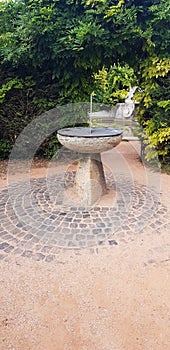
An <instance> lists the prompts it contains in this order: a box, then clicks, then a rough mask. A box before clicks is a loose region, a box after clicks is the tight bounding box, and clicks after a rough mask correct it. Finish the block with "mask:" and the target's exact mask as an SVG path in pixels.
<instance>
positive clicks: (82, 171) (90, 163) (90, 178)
mask: <svg viewBox="0 0 170 350" xmlns="http://www.w3.org/2000/svg"><path fill="white" fill-rule="evenodd" d="M74 190H75V192H76V193H77V195H78V197H79V198H80V200H81V202H82V203H83V205H87V206H89V205H93V204H94V203H96V202H97V201H98V200H100V198H101V196H102V195H105V194H106V193H107V187H106V181H105V176H104V170H103V165H102V161H101V156H100V154H92V155H90V154H84V155H83V157H82V158H81V159H80V160H79V162H78V166H77V172H76V177H75V183H74Z"/></svg>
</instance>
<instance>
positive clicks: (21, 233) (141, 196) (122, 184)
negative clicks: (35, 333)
mask: <svg viewBox="0 0 170 350" xmlns="http://www.w3.org/2000/svg"><path fill="white" fill-rule="evenodd" d="M74 176H75V173H74V172H71V173H67V176H65V175H64V174H60V175H56V176H51V177H50V178H48V179H47V180H46V179H44V178H43V179H42V178H41V179H32V180H30V183H29V186H27V184H26V183H17V184H15V185H13V186H11V187H10V188H9V189H4V190H2V191H1V192H0V215H1V222H0V258H1V259H3V258H6V257H7V255H8V254H16V255H21V256H27V257H35V258H36V260H46V261H51V260H52V259H53V258H54V257H55V255H56V253H57V252H58V250H59V249H60V248H64V249H69V248H70V249H77V248H79V249H80V248H85V247H94V246H98V245H105V244H109V245H117V244H119V243H120V241H121V239H123V240H124V241H125V242H127V243H128V241H129V240H130V239H131V237H133V236H135V235H136V234H142V233H144V232H146V227H147V228H149V230H151V231H153V232H154V233H157V234H159V233H161V230H162V229H163V227H166V228H167V226H168V225H169V221H168V213H167V208H166V207H164V206H163V205H162V204H161V203H160V202H159V201H158V198H157V196H156V194H155V193H154V192H153V191H152V190H151V189H149V188H147V187H146V186H141V185H139V184H136V183H133V181H132V180H130V179H129V178H127V179H125V177H124V176H123V175H122V176H118V177H117V178H115V179H113V178H112V176H109V175H108V176H107V179H106V180H107V186H108V188H113V189H114V190H115V192H116V197H115V199H114V201H113V203H112V205H111V206H101V205H95V206H93V207H90V208H88V207H83V206H75V205H74V206H68V205H64V202H63V199H64V193H66V192H65V191H66V189H69V188H70V186H72V184H73V181H74Z"/></svg>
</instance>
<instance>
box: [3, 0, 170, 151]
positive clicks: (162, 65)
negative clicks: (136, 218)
mask: <svg viewBox="0 0 170 350" xmlns="http://www.w3.org/2000/svg"><path fill="white" fill-rule="evenodd" d="M169 22H170V3H169V2H167V0H126V1H124V0H109V1H106V0H87V1H85V0H76V1H75V0H57V1H56V0H34V1H33V0H21V1H12V0H8V1H5V2H4V1H0V123H1V130H0V138H1V139H2V140H5V142H6V141H7V142H9V143H10V144H13V143H14V142H15V139H16V137H17V136H18V135H19V133H20V132H21V130H22V129H23V128H24V127H25V126H26V125H27V124H28V123H29V122H30V121H31V120H33V119H34V118H35V116H37V115H40V114H41V113H43V112H44V111H46V110H49V109H51V108H54V107H55V106H56V105H63V104H65V103H68V102H80V101H87V100H89V95H90V93H91V92H92V91H95V92H96V94H97V95H96V97H95V98H96V101H102V102H103V103H109V104H112V103H113V104H114V103H115V102H118V101H119V102H120V101H122V100H124V97H125V94H127V90H128V89H129V85H130V84H132V82H133V79H134V77H136V78H135V79H137V81H138V85H139V86H140V87H141V89H142V90H143V93H142V94H141V104H140V114H139V120H140V122H141V124H142V125H143V126H144V127H145V128H146V133H148V137H149V140H150V141H149V142H150V145H153V144H154V145H155V147H156V148H157V150H158V153H159V154H163V153H162V152H164V151H165V153H166V154H167V155H168V154H169V148H168V147H167V144H168V142H169V136H168V135H169V131H168V130H167V128H169V119H168V115H169V102H168V101H169V97H168V96H167V93H166V91H165V90H166V89H167V90H168V87H167V81H168V82H169V76H168V74H169V66H170V62H169V53H170V47H169V45H170V28H169ZM131 68H133V70H131ZM135 83H136V82H135ZM168 91H169V90H168ZM70 123H71V120H70V121H69V120H68V124H70ZM162 123H163V124H162ZM153 125H154V128H153ZM162 128H163V129H165V130H162ZM149 130H150V131H149ZM160 130H161V133H162V137H161V139H160V138H159V137H158V134H159V131H160ZM152 135H155V136H153V137H152ZM155 138H156V139H157V138H158V139H159V140H158V142H157V143H156V141H155ZM163 139H164V140H163ZM3 142H4V141H3ZM50 142H51V141H50V140H48V141H47V142H46V145H45V146H43V147H45V148H43V150H42V153H43V152H46V151H45V149H46V147H47V144H48V145H49V147H50V148H49V152H51V151H50V149H51V150H52V149H53V145H52V146H50V145H51V144H50ZM54 143H55V140H54ZM165 153H164V154H165ZM163 156H164V155H163Z"/></svg>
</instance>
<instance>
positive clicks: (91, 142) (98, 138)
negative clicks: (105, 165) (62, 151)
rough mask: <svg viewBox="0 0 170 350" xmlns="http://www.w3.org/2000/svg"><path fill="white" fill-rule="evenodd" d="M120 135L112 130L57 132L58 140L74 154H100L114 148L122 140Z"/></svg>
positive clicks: (90, 129)
mask: <svg viewBox="0 0 170 350" xmlns="http://www.w3.org/2000/svg"><path fill="white" fill-rule="evenodd" d="M122 133H123V131H122V130H120V129H114V128H89V127H74V128H64V129H60V130H58V140H59V141H60V143H61V144H62V145H63V146H65V147H66V148H68V149H70V150H72V151H75V152H79V153H101V152H105V151H108V150H110V149H112V148H113V147H116V146H117V145H118V144H119V143H120V142H121V140H122Z"/></svg>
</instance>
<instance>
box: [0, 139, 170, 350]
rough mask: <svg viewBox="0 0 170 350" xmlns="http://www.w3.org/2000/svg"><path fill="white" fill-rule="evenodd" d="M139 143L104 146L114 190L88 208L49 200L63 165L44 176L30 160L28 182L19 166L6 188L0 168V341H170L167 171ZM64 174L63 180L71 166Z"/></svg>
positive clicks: (27, 348) (18, 348) (112, 349)
mask: <svg viewBox="0 0 170 350" xmlns="http://www.w3.org/2000/svg"><path fill="white" fill-rule="evenodd" d="M138 147H139V145H138V143H135V142H133V143H125V142H122V143H121V144H120V145H119V146H118V147H117V151H116V152H113V153H111V152H107V153H105V154H103V162H104V164H105V168H106V170H107V171H106V173H107V182H108V185H109V186H110V188H111V187H113V189H114V193H116V196H113V192H112V191H111V192H110V195H108V196H107V198H104V200H103V202H100V203H98V204H96V205H95V206H94V207H93V208H90V209H88V210H87V208H81V207H80V206H77V207H72V209H70V207H69V206H68V205H67V207H66V208H65V209H63V204H61V203H56V202H55V203H54V198H55V200H56V196H55V188H56V184H57V183H58V181H59V183H62V181H63V180H62V179H63V174H65V165H61V164H60V165H58V166H57V167H56V164H55V165H54V164H52V165H51V168H50V167H49V168H48V176H47V169H46V168H45V167H44V168H43V167H41V168H36V167H35V165H34V167H32V169H31V176H32V178H33V179H32V180H31V187H30V188H29V191H27V188H26V186H25V185H23V184H24V183H25V182H24V181H23V177H22V171H21V167H20V165H19V169H20V171H19V173H18V171H17V167H16V173H14V174H12V176H11V179H12V181H11V179H10V186H11V187H10V188H13V189H14V188H15V191H14V190H13V191H12V195H11V192H10V191H9V193H8V192H7V190H6V188H5V186H6V177H5V174H4V175H3V178H1V180H0V186H1V187H0V188H1V192H0V212H1V223H0V224H1V229H0V238H1V241H0V258H1V274H0V286H1V287H0V297H1V303H0V334H1V337H0V349H2V350H93V349H96V350H127V349H128V350H152V349H153V350H169V348H170V316H169V315H170V282H169V281H170V279H169V273H170V240H169V232H170V226H169V225H170V220H169V212H170V200H169V198H170V192H169V191H170V177H169V176H168V175H166V174H158V173H156V172H155V171H153V170H150V169H146V168H145V167H144V166H143V165H142V163H140V162H139V160H138V153H137V151H136V150H138ZM112 157H113V158H112ZM49 169H50V170H49ZM108 169H111V170H112V175H113V176H111V175H110V170H109V171H108ZM67 174H71V175H70V178H69V179H66V180H67V181H66V183H67V185H68V184H69V183H71V181H73V177H74V165H73V166H72V165H69V167H68V165H67ZM45 177H46V179H48V186H46V182H45V181H44V178H45ZM51 180H52V181H51ZM50 181H51V182H50ZM69 181H70V182H69ZM11 182H13V183H11ZM15 183H16V184H15ZM54 184H55V186H54ZM53 186H54V187H53ZM50 191H51V192H50ZM47 192H48V193H47ZM16 193H17V196H16ZM49 193H51V196H49V197H50V198H48V194H49ZM13 194H15V196H13ZM52 194H53V196H52ZM16 198H17V200H16ZM113 198H114V200H113V201H112V199H113ZM9 199H12V202H11V201H10V200H9ZM35 199H36V201H37V202H35ZM58 200H59V199H58ZM28 204H29V205H28ZM56 207H57V209H56ZM37 208H38V210H39V213H37ZM96 208H97V209H96ZM31 209H32V211H30V210H31ZM62 213H66V214H65V215H61V214H62ZM21 214H22V215H23V216H22V215H21ZM14 215H16V216H17V217H14ZM36 215H38V217H36ZM21 216H22V222H21V220H18V217H19V218H20V219H21ZM34 216H35V217H34ZM50 216H52V218H51V219H50ZM59 217H61V220H60V224H59V223H58V222H59V221H58V220H59ZM38 219H39V225H38V224H37V223H38ZM66 219H67V220H66ZM48 220H50V225H49V222H48ZM76 220H77V221H76ZM27 221H28V222H27ZM72 224H74V225H72ZM75 224H77V225H76V227H75ZM82 225H86V226H82ZM42 226H45V227H44V228H43V227H42ZM46 226H47V227H46ZM56 226H57V228H61V230H58V229H57V230H56ZM73 226H74V227H73ZM49 227H51V229H49V230H48V229H47V228H49ZM76 230H79V232H76ZM95 230H99V231H95ZM86 231H87V232H86ZM61 234H62V239H61ZM102 235H103V236H102ZM90 236H91V238H90ZM26 237H27V238H26ZM37 240H38V241H37ZM62 242H63V243H62ZM82 242H84V243H82ZM11 247H12V248H11Z"/></svg>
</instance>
